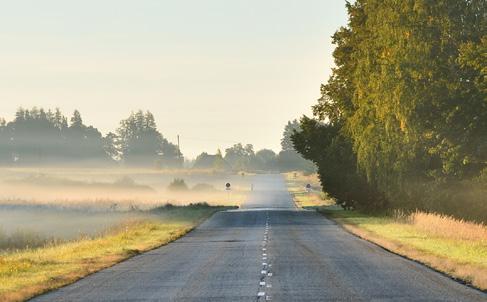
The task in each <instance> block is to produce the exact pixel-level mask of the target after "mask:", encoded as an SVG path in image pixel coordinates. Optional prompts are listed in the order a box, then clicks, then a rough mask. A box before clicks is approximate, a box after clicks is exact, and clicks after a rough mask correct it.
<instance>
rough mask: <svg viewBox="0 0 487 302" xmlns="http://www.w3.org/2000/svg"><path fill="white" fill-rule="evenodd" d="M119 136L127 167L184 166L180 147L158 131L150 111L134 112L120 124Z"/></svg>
mask: <svg viewBox="0 0 487 302" xmlns="http://www.w3.org/2000/svg"><path fill="white" fill-rule="evenodd" d="M117 136H118V139H119V144H120V152H121V159H122V161H123V162H124V163H125V164H127V165H158V166H160V167H172V166H181V165H182V156H181V154H180V152H179V149H178V147H177V146H176V145H174V144H171V143H170V142H169V141H168V140H167V139H165V138H164V137H163V136H162V134H161V133H160V132H159V131H158V130H157V126H156V122H155V119H154V116H153V115H152V113H150V112H149V111H147V112H145V113H144V112H142V111H141V110H139V111H137V112H135V113H134V112H132V114H131V115H130V116H129V117H128V118H127V119H125V120H122V121H121V122H120V127H119V128H118V129H117Z"/></svg>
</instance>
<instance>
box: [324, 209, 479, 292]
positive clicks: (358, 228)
mask: <svg viewBox="0 0 487 302" xmlns="http://www.w3.org/2000/svg"><path fill="white" fill-rule="evenodd" d="M321 212H323V213H325V214H326V215H327V216H329V217H332V218H333V219H335V220H336V221H338V222H339V223H340V224H342V225H343V226H344V227H345V228H346V229H348V230H349V231H351V232H352V233H355V234H357V235H359V236H360V237H363V238H364V239H367V240H370V241H372V242H374V243H376V244H379V245H381V246H384V247H385V248H387V249H389V250H391V251H393V252H396V253H398V254H401V255H404V256H406V257H409V258H411V259H415V260H418V261H420V262H423V263H425V264H427V265H429V266H431V267H434V268H435V269H438V270H440V271H443V272H445V273H447V274H450V275H452V276H454V277H456V278H459V279H462V280H464V281H466V282H468V283H471V284H472V285H474V286H476V287H478V288H481V289H484V290H485V289H487V236H486V234H487V227H486V226H485V225H482V224H476V223H472V222H467V221H461V220H457V219H454V218H452V217H447V216H442V215H437V214H431V213H424V212H415V213H412V214H408V215H391V216H370V215H365V214H361V213H357V212H354V211H330V210H321Z"/></svg>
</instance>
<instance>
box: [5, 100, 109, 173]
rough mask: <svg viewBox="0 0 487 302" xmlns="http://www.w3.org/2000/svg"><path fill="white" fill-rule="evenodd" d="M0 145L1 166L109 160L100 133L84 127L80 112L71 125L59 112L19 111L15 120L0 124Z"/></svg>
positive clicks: (34, 109) (76, 113) (42, 110)
mask: <svg viewBox="0 0 487 302" xmlns="http://www.w3.org/2000/svg"><path fill="white" fill-rule="evenodd" d="M0 146H1V148H0V163H4V164H5V163H14V162H15V163H17V164H39V163H53V162H67V161H77V162H81V161H108V160H109V157H108V156H107V154H106V153H105V151H104V149H103V137H102V135H101V133H100V132H99V131H98V130H97V129H96V128H94V127H92V126H86V125H84V124H83V121H82V119H81V115H80V113H79V112H78V111H75V112H74V113H73V117H72V118H71V124H70V125H68V122H67V118H66V117H65V116H64V115H63V114H62V113H61V112H60V110H59V109H56V110H55V111H54V112H53V111H51V110H48V111H47V112H46V111H45V110H44V109H42V108H41V109H38V108H36V107H34V108H32V109H31V110H27V109H23V108H19V109H18V110H17V112H16V113H15V119H14V120H13V121H11V122H9V123H5V121H3V120H2V122H1V123H0Z"/></svg>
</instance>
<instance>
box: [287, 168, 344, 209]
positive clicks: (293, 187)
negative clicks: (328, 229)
mask: <svg viewBox="0 0 487 302" xmlns="http://www.w3.org/2000/svg"><path fill="white" fill-rule="evenodd" d="M284 178H285V179H286V184H287V187H288V190H289V192H290V193H291V194H292V196H293V199H294V203H295V204H296V206H297V207H299V208H314V207H320V206H330V205H333V204H335V202H334V201H333V200H332V199H331V198H329V197H328V196H327V195H326V194H325V193H323V192H322V190H321V185H320V181H319V179H318V175H317V174H316V173H314V174H310V175H304V174H303V173H301V172H289V173H284ZM307 184H310V185H311V189H310V190H306V185H307Z"/></svg>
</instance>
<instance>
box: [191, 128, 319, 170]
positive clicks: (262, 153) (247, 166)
mask: <svg viewBox="0 0 487 302" xmlns="http://www.w3.org/2000/svg"><path fill="white" fill-rule="evenodd" d="M296 129H300V125H299V122H298V121H297V120H294V121H290V122H288V123H287V125H286V126H285V128H284V133H283V137H282V140H281V147H282V150H281V151H280V152H279V153H277V154H276V153H275V152H274V151H272V150H270V149H262V150H259V151H257V152H255V151H254V146H253V145H251V144H247V145H242V144H241V143H239V144H235V145H233V146H231V147H229V148H227V149H225V154H224V155H223V154H222V152H221V151H220V150H217V153H216V154H208V153H206V152H203V153H201V154H200V155H199V156H198V157H197V158H196V160H195V161H194V163H193V167H195V168H205V169H217V170H234V171H293V170H300V171H307V172H313V171H315V169H316V167H315V165H314V164H313V163H312V162H311V161H308V160H305V159H304V158H303V157H302V156H301V155H300V154H298V153H297V152H296V150H295V149H294V146H293V143H292V141H291V136H292V134H293V131H294V130H296Z"/></svg>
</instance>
